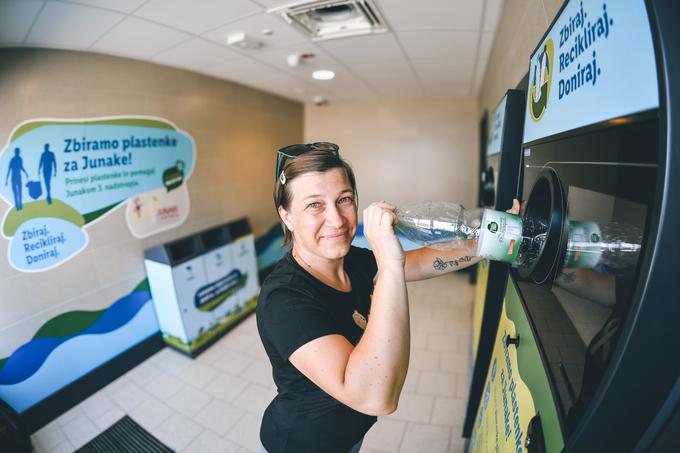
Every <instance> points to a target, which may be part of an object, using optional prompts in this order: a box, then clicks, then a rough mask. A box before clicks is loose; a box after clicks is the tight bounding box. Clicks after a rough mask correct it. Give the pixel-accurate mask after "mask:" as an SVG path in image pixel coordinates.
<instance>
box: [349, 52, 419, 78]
mask: <svg viewBox="0 0 680 453" xmlns="http://www.w3.org/2000/svg"><path fill="white" fill-rule="evenodd" d="M345 63H346V64H347V66H348V67H349V68H350V69H351V70H352V71H353V72H354V73H355V74H357V75H359V76H360V77H362V78H364V79H371V78H393V77H395V76H396V75H401V76H411V77H413V71H412V70H411V67H410V66H409V64H408V62H407V60H406V59H404V58H402V59H398V60H387V59H382V56H381V57H380V58H376V59H373V60H361V61H345Z"/></svg>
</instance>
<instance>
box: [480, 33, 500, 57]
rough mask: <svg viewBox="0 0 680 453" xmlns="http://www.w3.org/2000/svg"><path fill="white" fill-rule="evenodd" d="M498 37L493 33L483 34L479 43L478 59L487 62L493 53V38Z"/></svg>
mask: <svg viewBox="0 0 680 453" xmlns="http://www.w3.org/2000/svg"><path fill="white" fill-rule="evenodd" d="M495 35H496V33H495V32H493V31H485V32H483V33H482V39H481V41H480V42H479V55H478V56H477V58H479V59H482V60H486V59H487V58H489V54H490V53H491V47H492V46H493V38H494V36H495Z"/></svg>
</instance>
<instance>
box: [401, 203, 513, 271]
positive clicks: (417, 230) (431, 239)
mask: <svg viewBox="0 0 680 453" xmlns="http://www.w3.org/2000/svg"><path fill="white" fill-rule="evenodd" d="M397 220H398V223H397V230H398V231H399V232H401V233H402V234H403V235H404V236H406V238H408V239H409V240H411V241H413V242H416V243H418V244H421V245H424V246H425V247H430V248H435V249H440V250H455V249H460V250H465V251H466V252H467V253H468V254H470V255H473V256H481V257H484V258H489V259H493V260H497V261H504V262H508V263H512V262H514V261H515V260H516V259H517V256H518V254H519V249H520V245H521V244H522V243H523V241H522V219H521V218H520V217H519V216H516V215H513V214H508V213H506V212H500V211H494V210H493V209H474V210H467V209H465V208H464V207H463V206H462V205H460V204H457V203H450V202H446V201H425V202H420V203H416V204H413V205H409V206H406V207H403V208H398V209H397ZM524 242H525V241H524Z"/></svg>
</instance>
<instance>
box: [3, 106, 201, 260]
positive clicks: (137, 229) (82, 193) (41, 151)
mask: <svg viewBox="0 0 680 453" xmlns="http://www.w3.org/2000/svg"><path fill="white" fill-rule="evenodd" d="M195 154H196V146H195V144H194V140H193V139H192V137H191V136H190V135H189V134H187V133H186V132H184V131H182V130H180V129H178V128H177V127H176V126H175V125H174V124H172V123H171V122H170V121H168V120H166V119H162V118H157V117H146V116H117V117H103V118H88V119H33V120H29V121H26V122H24V123H22V124H20V125H19V126H17V127H16V128H15V129H14V131H12V133H11V134H10V137H9V139H8V141H7V144H6V145H5V147H4V148H3V149H2V151H1V152H0V172H1V173H4V176H5V178H4V181H3V183H2V184H1V185H0V197H1V198H2V199H3V200H4V201H6V202H7V203H9V204H10V205H11V206H12V207H11V208H10V209H9V210H7V212H6V213H5V217H4V219H3V221H2V235H3V237H4V238H6V239H7V240H9V241H10V244H9V247H8V259H9V262H10V264H11V265H12V266H13V267H14V268H16V269H18V270H20V271H24V272H41V271H46V270H49V269H52V268H54V267H56V266H59V265H60V264H62V263H64V262H66V261H67V260H69V259H70V258H72V257H74V256H75V255H77V254H78V253H79V252H80V251H82V250H83V249H84V248H85V247H86V246H87V243H88V235H87V232H86V229H87V227H88V226H89V225H92V224H93V223H95V222H98V221H99V220H101V219H103V218H104V217H106V215H108V214H110V213H111V212H113V211H114V210H116V209H118V208H120V207H121V206H125V208H126V211H125V212H126V218H127V224H128V227H129V229H130V232H131V233H132V234H133V235H134V236H135V237H138V238H142V237H146V236H149V235H152V234H155V233H158V232H160V231H164V230H167V229H169V228H173V227H176V226H178V225H180V224H182V223H183V222H184V220H185V219H186V218H187V216H188V214H189V193H188V191H187V186H186V181H187V180H188V179H189V177H190V176H191V173H192V171H193V169H194V165H195Z"/></svg>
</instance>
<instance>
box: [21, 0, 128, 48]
mask: <svg viewBox="0 0 680 453" xmlns="http://www.w3.org/2000/svg"><path fill="white" fill-rule="evenodd" d="M123 17H124V16H123V15H122V14H119V13H114V12H111V11H105V10H103V9H98V8H91V7H89V6H82V5H75V4H72V3H58V2H48V3H47V4H46V5H45V8H43V10H42V11H41V12H40V15H39V16H38V20H36V22H35V24H34V25H33V29H32V30H31V33H30V34H29V35H28V38H27V39H26V44H31V45H46V46H49V47H63V48H67V49H86V48H87V47H89V46H90V45H91V44H92V43H93V42H95V41H96V40H97V38H99V37H100V36H101V35H102V34H104V33H105V32H106V31H107V30H109V29H110V28H111V27H112V26H113V25H114V24H115V23H116V22H118V21H120V20H121V19H122V18H123Z"/></svg>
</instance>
